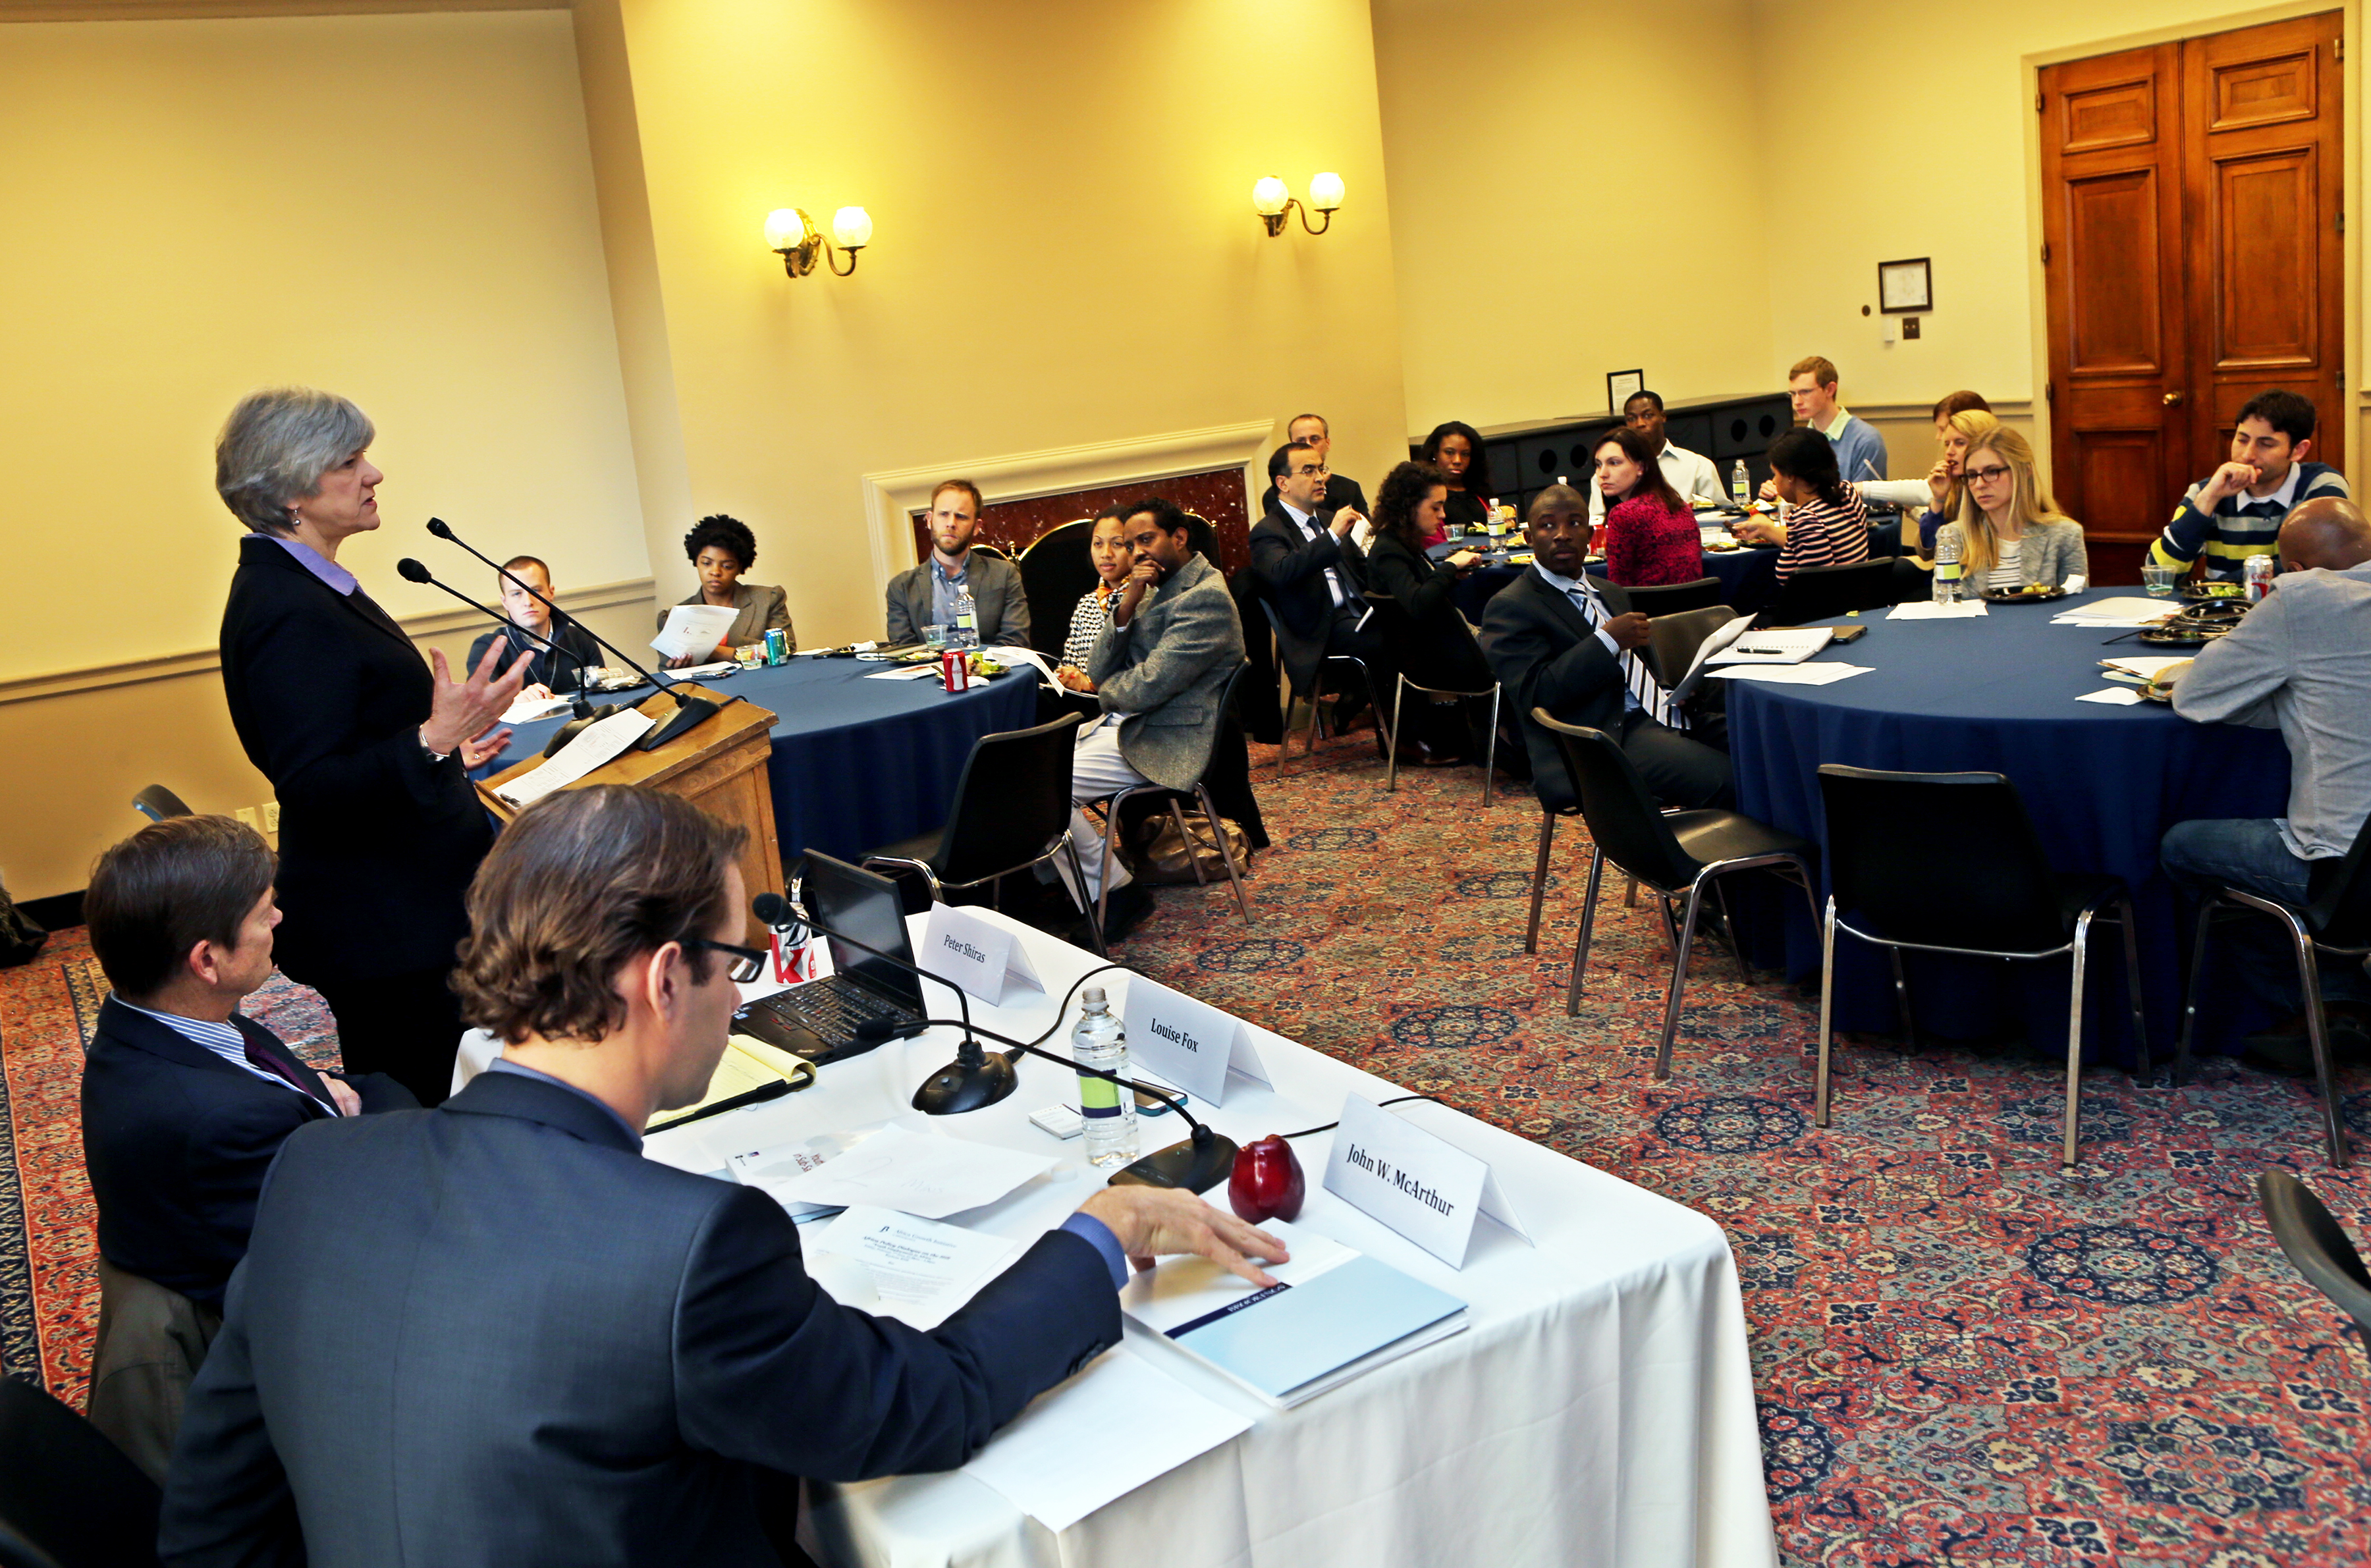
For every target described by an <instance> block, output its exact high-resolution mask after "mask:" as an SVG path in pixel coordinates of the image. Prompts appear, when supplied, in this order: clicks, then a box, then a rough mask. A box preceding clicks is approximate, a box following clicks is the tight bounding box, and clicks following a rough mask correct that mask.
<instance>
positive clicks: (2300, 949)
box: [2283, 917, 2347, 1170]
mask: <svg viewBox="0 0 2371 1568" xmlns="http://www.w3.org/2000/svg"><path fill="white" fill-rule="evenodd" d="M2283 924H2284V925H2286V926H2287V927H2288V929H2289V940H2290V941H2291V942H2293V943H2294V944H2296V961H2297V993H2298V998H2297V999H2298V1000H2300V1001H2301V1002H2303V1003H2304V1004H2305V1033H2306V1040H2307V1043H2309V1044H2311V1045H2312V1047H2313V1078H2314V1082H2315V1083H2316V1084H2317V1085H2319V1088H2320V1090H2321V1132H2322V1141H2323V1142H2324V1143H2325V1144H2326V1145H2327V1146H2328V1147H2329V1150H2330V1163H2331V1167H2332V1168H2333V1169H2336V1170H2345V1169H2346V1164H2347V1159H2346V1157H2347V1147H2346V1117H2345V1114H2344V1113H2343V1112H2342V1111H2341V1110H2340V1109H2339V1105H2338V1078H2337V1076H2336V1075H2335V1074H2333V1073H2332V1072H2331V1070H2330V1024H2329V1020H2328V1018H2327V1017H2326V1013H2327V1009H2324V1008H2323V1007H2322V1005H2321V966H2320V965H2319V963H2317V962H2316V961H2315V958H2314V952H2313V939H2312V938H2311V937H2309V936H2307V935H2306V933H2305V928H2304V927H2302V926H2299V925H2298V924H2296V920H2295V919H2294V917H2292V918H2290V919H2287V920H2284V922H2283Z"/></svg>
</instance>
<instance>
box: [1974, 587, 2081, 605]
mask: <svg viewBox="0 0 2371 1568" xmlns="http://www.w3.org/2000/svg"><path fill="white" fill-rule="evenodd" d="M2065 597H2066V590H2065V589H2064V588H2055V587H2053V586H2052V585H2051V584H2049V583H2047V582H2029V583H2027V584H2026V585H2025V586H2024V587H2022V588H1987V589H1985V590H1984V603H1985V604H1987V605H2039V604H2043V603H2046V602H2048V601H2049V600H2052V599H2063V598H2065Z"/></svg>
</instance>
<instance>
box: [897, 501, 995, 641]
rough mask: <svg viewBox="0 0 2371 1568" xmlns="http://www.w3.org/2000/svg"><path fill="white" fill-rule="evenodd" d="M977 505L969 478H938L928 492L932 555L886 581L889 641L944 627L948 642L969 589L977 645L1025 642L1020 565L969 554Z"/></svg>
mask: <svg viewBox="0 0 2371 1568" xmlns="http://www.w3.org/2000/svg"><path fill="white" fill-rule="evenodd" d="M979 509H980V499H979V487H978V486H977V485H975V484H973V483H972V482H971V481H970V480H969V479H945V480H942V481H941V482H940V485H939V488H938V489H937V490H932V491H931V515H930V518H929V522H930V528H931V559H928V560H926V561H924V562H923V563H922V564H921V565H919V566H916V567H909V568H908V569H907V570H906V571H901V572H899V573H898V574H897V575H896V576H895V577H893V578H891V579H890V580H889V591H888V614H887V623H888V640H889V641H890V642H892V643H898V642H919V641H920V640H922V628H924V627H926V626H943V627H945V628H947V636H948V639H949V640H951V641H952V640H953V639H954V632H955V605H956V600H957V597H958V595H960V594H962V593H963V592H964V590H966V588H968V589H969V590H970V591H971V602H972V610H973V613H974V614H975V615H976V616H977V617H978V624H977V628H976V629H977V631H978V633H979V640H980V644H981V646H983V647H994V646H996V645H998V644H1003V645H1006V646H1009V647H1013V648H1026V647H1028V646H1029V595H1028V594H1027V593H1026V592H1024V590H1023V588H1022V586H1021V571H1020V569H1019V568H1017V567H1015V566H1014V565H1013V564H1012V562H1011V561H1009V560H999V559H997V558H996V557H994V556H987V555H975V554H973V553H972V548H971V540H972V536H973V535H974V534H976V533H977V532H978V531H979Z"/></svg>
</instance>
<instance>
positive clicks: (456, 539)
mask: <svg viewBox="0 0 2371 1568" xmlns="http://www.w3.org/2000/svg"><path fill="white" fill-rule="evenodd" d="M428 531H429V532H430V533H432V534H434V535H435V536H437V537H438V538H440V539H442V540H444V541H445V543H446V544H451V545H458V546H460V547H461V548H463V549H465V550H468V552H469V553H470V554H471V555H473V556H476V557H477V558H478V559H480V560H482V561H484V562H485V563H486V564H487V565H488V566H491V567H493V569H494V570H495V571H497V572H499V573H501V575H502V578H503V581H504V582H514V583H517V584H518V587H519V589H520V591H521V592H523V593H525V594H526V595H527V596H528V597H529V598H531V599H533V600H535V601H536V602H537V603H538V604H540V605H542V606H543V607H544V608H545V609H548V610H549V611H550V612H551V614H552V617H553V619H552V625H554V626H555V627H556V626H558V625H559V624H560V621H559V617H560V614H561V610H560V606H559V605H555V604H553V603H552V602H551V601H550V600H549V599H547V598H545V597H544V596H543V595H542V594H538V593H537V592H536V591H535V590H534V589H533V588H530V587H528V586H527V585H526V583H525V582H520V581H519V579H518V577H517V575H516V574H515V573H514V572H513V571H511V570H510V568H508V567H506V566H502V565H498V564H497V563H496V562H495V560H494V559H493V558H492V557H491V556H489V555H487V554H486V553H485V552H484V551H482V550H480V549H479V548H477V547H476V546H475V545H472V544H471V543H469V541H468V540H467V539H465V538H463V537H461V536H460V535H458V534H456V533H455V532H453V525H451V524H450V523H447V522H445V519H443V518H442V517H431V518H430V519H429V520H428ZM397 570H399V571H400V570H401V568H398V569H397ZM425 570H426V569H425V568H422V571H425ZM437 586H439V587H443V586H444V584H442V583H439V584H437ZM448 592H449V590H448ZM576 624H577V625H578V626H580V627H584V635H585V636H587V637H589V638H591V639H592V640H594V641H596V642H597V643H599V644H600V645H601V646H602V647H603V648H605V649H607V651H610V652H612V653H615V654H616V655H617V656H618V657H619V658H620V659H623V660H624V661H625V662H626V666H627V668H629V669H630V670H632V671H633V672H634V674H638V675H640V676H642V679H644V680H646V681H648V682H650V683H651V685H653V686H656V687H657V688H658V689H659V690H661V691H663V692H665V693H666V694H667V695H669V696H670V697H674V698H675V702H676V709H675V711H674V712H673V713H670V714H668V715H667V716H666V718H665V719H664V720H662V721H660V722H659V723H658V724H657V725H656V726H655V727H654V728H653V729H652V731H651V732H650V733H649V734H647V735H644V736H643V737H642V740H641V741H640V742H638V743H637V744H635V746H634V749H635V750H636V751H656V750H658V749H659V747H661V746H663V745H665V744H667V743H668V742H669V741H671V740H674V739H675V738H676V737H677V735H680V734H682V733H683V732H685V731H687V730H689V729H692V728H693V727H695V726H697V725H699V724H700V723H702V722H704V721H708V720H710V719H713V718H714V717H716V715H717V714H718V713H719V712H721V711H723V709H726V708H729V707H731V706H732V705H733V704H734V703H736V702H738V701H740V700H741V698H740V696H739V694H738V693H736V694H734V696H731V697H728V698H725V699H724V700H723V702H719V701H717V700H716V699H715V698H712V697H706V696H703V695H701V694H700V693H699V692H696V691H688V692H683V693H680V694H678V693H677V691H676V689H675V688H676V687H677V686H680V685H682V684H683V683H682V682H680V681H678V680H677V679H675V678H674V677H673V676H664V677H663V676H660V675H657V674H653V673H652V672H651V671H649V670H646V669H644V668H643V667H642V664H641V663H640V662H639V661H637V660H636V659H635V658H634V656H633V655H632V654H630V653H629V652H627V651H625V650H624V649H622V648H620V647H619V646H618V645H617V644H616V643H614V642H612V641H610V640H608V639H607V638H606V637H604V636H602V635H601V634H600V633H599V632H597V631H595V630H594V629H593V628H591V627H589V626H584V622H583V621H577V622H576ZM545 755H550V754H549V753H546V754H545Z"/></svg>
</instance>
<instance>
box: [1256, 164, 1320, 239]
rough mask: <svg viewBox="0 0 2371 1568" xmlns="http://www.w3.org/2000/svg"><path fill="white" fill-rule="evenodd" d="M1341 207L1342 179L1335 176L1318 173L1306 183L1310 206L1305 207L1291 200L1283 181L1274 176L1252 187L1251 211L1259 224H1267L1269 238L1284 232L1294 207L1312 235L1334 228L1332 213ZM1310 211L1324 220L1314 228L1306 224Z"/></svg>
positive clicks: (1265, 178)
mask: <svg viewBox="0 0 2371 1568" xmlns="http://www.w3.org/2000/svg"><path fill="white" fill-rule="evenodd" d="M1341 205H1342V177H1341V176H1340V175H1338V174H1321V175H1319V176H1317V177H1316V178H1315V179H1312V180H1311V181H1310V182H1309V205H1308V206H1306V207H1303V206H1301V203H1300V202H1298V201H1296V200H1294V198H1293V195H1292V192H1291V191H1290V190H1289V189H1287V188H1286V186H1285V183H1284V181H1283V180H1281V179H1278V178H1277V177H1276V176H1275V175H1272V174H1271V175H1266V176H1265V177H1263V178H1262V179H1260V181H1259V182H1258V183H1257V184H1255V185H1254V186H1253V187H1252V211H1253V212H1255V213H1258V214H1259V218H1260V222H1262V223H1264V224H1266V225H1267V233H1268V237H1269V238H1270V239H1274V238H1275V237H1276V236H1278V235H1280V234H1282V233H1283V232H1284V220H1285V218H1286V217H1287V216H1288V215H1289V214H1290V213H1292V212H1293V211H1294V209H1296V208H1298V209H1299V210H1300V213H1301V227H1302V228H1303V229H1306V230H1308V232H1309V233H1311V234H1324V232H1325V231H1326V230H1327V229H1330V228H1332V227H1333V226H1334V213H1335V212H1336V209H1338V208H1339V207H1340V206H1341ZM1312 211H1316V212H1320V213H1324V214H1325V221H1324V223H1322V224H1319V225H1316V226H1315V227H1313V228H1312V227H1311V226H1310V223H1309V214H1310V213H1311V212H1312Z"/></svg>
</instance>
